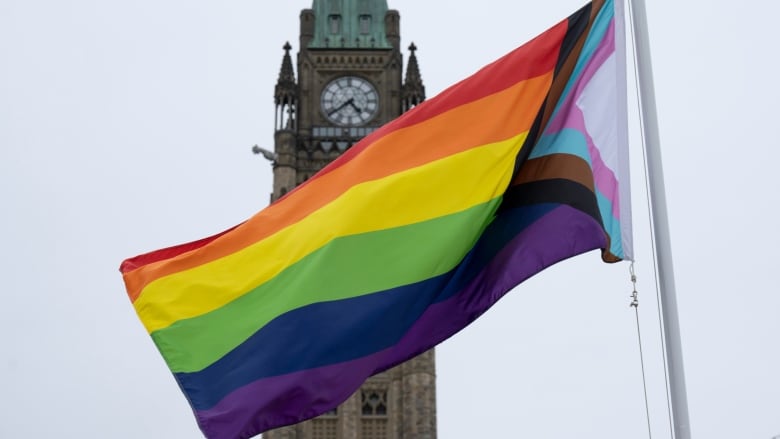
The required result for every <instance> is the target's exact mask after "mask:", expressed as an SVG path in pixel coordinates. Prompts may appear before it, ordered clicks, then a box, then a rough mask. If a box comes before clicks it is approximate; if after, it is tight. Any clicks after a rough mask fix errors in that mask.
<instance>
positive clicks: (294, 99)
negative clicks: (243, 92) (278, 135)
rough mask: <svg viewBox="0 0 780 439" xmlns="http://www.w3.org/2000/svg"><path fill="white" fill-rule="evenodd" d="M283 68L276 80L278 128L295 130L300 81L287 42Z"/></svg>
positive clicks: (290, 47)
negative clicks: (296, 77)
mask: <svg viewBox="0 0 780 439" xmlns="http://www.w3.org/2000/svg"><path fill="white" fill-rule="evenodd" d="M283 49H284V58H282V68H281V70H279V80H278V81H276V90H275V93H274V102H275V103H276V122H275V125H276V129H277V130H295V129H296V124H295V119H296V112H297V107H298V83H297V82H295V72H294V71H293V66H292V58H290V49H292V46H290V43H289V42H287V43H285V45H284V47H283Z"/></svg>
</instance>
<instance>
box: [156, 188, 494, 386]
mask: <svg viewBox="0 0 780 439" xmlns="http://www.w3.org/2000/svg"><path fill="white" fill-rule="evenodd" d="M444 196H447V195H444ZM500 200H501V198H500V197H498V198H495V199H493V200H491V201H488V202H487V203H483V204H479V205H477V206H474V207H472V208H470V209H467V210H464V211H461V212H458V213H455V214H451V215H447V216H443V217H439V218H435V219H432V220H428V221H424V222H420V223H416V224H411V225H407V226H402V227H397V228H393V229H387V230H380V231H375V232H370V233H363V234H358V235H351V236H345V237H341V238H338V239H335V240H333V241H331V242H329V243H328V244H327V245H325V246H324V247H322V248H320V249H318V250H317V251H315V252H313V253H311V254H310V255H308V256H306V257H305V258H303V259H301V260H300V261H298V262H297V263H296V264H294V265H292V266H290V267H289V268H287V269H286V270H284V271H282V272H281V273H280V274H279V275H278V276H276V277H274V278H273V279H271V280H269V281H268V282H266V283H264V284H262V285H260V286H258V287H257V288H255V289H253V290H251V291H249V292H248V293H247V294H245V295H243V296H241V297H239V298H238V299H236V300H234V301H233V302H230V303H228V304H227V305H225V306H223V307H221V308H218V309H216V310H214V311H211V312H209V313H207V314H204V315H202V316H199V317H194V318H191V319H185V320H179V321H177V322H176V323H174V324H173V325H171V326H169V327H167V328H164V329H160V330H158V331H155V332H154V333H152V338H153V339H154V341H155V343H156V344H157V347H158V349H160V352H161V353H162V355H163V357H165V360H166V362H167V363H168V366H169V367H170V368H171V370H172V371H173V372H174V373H178V372H197V371H200V370H202V369H204V368H206V367H207V366H208V365H210V364H211V363H213V362H215V361H216V360H218V359H219V358H221V357H222V356H224V355H225V354H227V353H228V352H230V351H231V350H232V349H233V348H235V347H236V346H238V345H240V344H241V343H242V342H243V341H244V340H246V339H247V338H249V337H250V336H251V335H252V334H254V333H255V332H256V331H257V330H258V329H260V328H262V327H263V326H265V325H266V324H267V323H268V322H270V321H271V320H272V319H274V318H275V317H277V316H279V315H281V314H283V313H285V312H289V311H292V310H294V309H297V308H300V307H302V306H306V305H309V304H312V303H317V302H325V301H332V300H340V299H348V298H352V297H357V296H361V295H365V294H370V293H373V292H377V291H383V290H387V289H391V288H396V287H399V286H402V285H407V284H411V283H415V282H419V281H422V280H425V279H428V278H430V277H433V276H438V275H440V274H443V273H446V272H447V271H449V270H451V269H452V268H453V267H455V265H457V264H458V263H459V262H460V261H461V259H463V257H464V256H465V255H466V253H468V251H469V250H470V249H471V247H472V246H473V245H474V243H475V242H476V240H477V238H478V237H479V235H480V234H481V233H482V231H483V230H484V228H485V227H486V226H487V224H488V223H489V222H490V221H492V219H493V216H494V213H495V210H496V208H497V207H498V204H499V203H500Z"/></svg>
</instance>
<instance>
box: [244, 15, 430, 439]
mask: <svg viewBox="0 0 780 439" xmlns="http://www.w3.org/2000/svg"><path fill="white" fill-rule="evenodd" d="M291 49H292V47H291V46H290V44H289V43H288V44H286V45H285V46H284V51H285V53H284V57H283V59H282V68H281V71H280V73H279V81H278V82H277V84H276V90H275V94H274V98H275V104H276V121H275V125H276V133H275V137H274V151H273V153H270V151H267V152H265V154H266V155H267V156H269V158H272V159H273V170H274V187H273V193H272V194H271V201H274V200H276V199H278V198H279V197H281V196H283V195H284V194H286V193H287V192H288V191H289V190H291V189H293V188H294V187H295V186H297V185H299V184H301V183H303V182H304V181H306V180H307V179H308V178H309V177H311V176H312V175H314V174H315V173H316V172H317V171H319V170H320V169H322V168H323V167H324V166H325V165H326V164H328V163H329V162H330V161H331V160H333V159H335V158H336V157H338V156H339V155H341V154H342V153H343V152H344V151H346V150H347V149H349V148H350V147H351V146H352V145H354V144H355V143H356V142H357V141H359V140H360V139H361V138H362V137H364V136H366V135H367V134H370V133H371V132H373V131H374V130H376V129H377V128H378V127H380V126H381V125H383V124H384V123H387V122H389V121H390V120H392V119H394V118H396V117H398V116H399V115H400V114H401V113H402V112H404V111H406V110H408V109H410V108H412V107H414V106H415V105H417V104H419V103H420V102H422V101H423V100H424V99H425V88H424V87H423V84H422V79H421V77H420V71H419V67H418V65H417V58H416V56H415V50H416V48H415V47H414V44H412V45H411V46H410V47H409V50H410V51H411V54H410V56H409V61H408V64H407V66H406V75H405V77H404V76H403V55H402V52H401V37H400V15H399V14H398V11H395V10H388V7H387V1H386V0H314V1H313V5H312V8H311V9H304V10H303V11H301V15H300V43H299V52H298V58H297V72H298V78H297V80H296V77H295V71H294V70H293V63H292V58H291V56H290V50H291ZM256 152H259V150H258V151H256ZM263 436H264V437H265V438H266V439H337V438H339V439H342V438H343V439H380V438H381V439H435V438H436V388H435V364H434V352H433V350H431V351H429V352H426V353H424V354H422V355H420V356H418V357H417V358H414V359H412V360H409V361H407V362H406V363H404V364H401V365H399V366H397V367H395V368H393V369H390V370H388V371H385V372H383V373H380V374H378V375H375V376H373V377H371V378H369V379H368V381H366V382H365V383H364V385H363V387H361V388H360V390H358V391H357V392H356V393H355V394H354V395H352V396H351V397H350V398H349V399H348V400H347V401H345V402H344V403H343V404H342V405H340V406H339V407H338V408H336V409H335V410H333V411H331V412H330V413H327V414H325V415H323V416H320V417H319V418H316V419H313V420H310V421H307V422H303V423H301V424H298V425H293V426H289V427H284V428H280V429H278V430H274V431H271V432H268V433H265V434H264V435H263Z"/></svg>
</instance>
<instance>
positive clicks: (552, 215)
mask: <svg viewBox="0 0 780 439" xmlns="http://www.w3.org/2000/svg"><path fill="white" fill-rule="evenodd" d="M616 15H617V16H618V17H622V11H620V12H619V13H618V14H615V7H614V6H613V2H612V0H607V1H594V2H592V3H590V4H588V5H586V6H585V7H584V8H582V9H581V10H580V11H578V12H577V13H575V14H573V15H572V16H571V17H569V18H568V19H567V20H564V21H563V22H561V23H560V24H558V25H556V26H555V27H553V28H551V29H549V30H548V31H546V32H544V33H543V34H542V35H540V36H539V37H537V38H535V39H534V40H532V41H531V42H529V43H527V44H526V45H524V46H522V47H520V48H518V49H516V50H515V51H513V52H511V53H509V54H508V55H506V56H505V57H503V58H501V59H499V60H498V61H496V62H494V63H492V64H490V65H488V66H486V67H485V68H483V69H482V70H480V71H479V72H478V73H476V74H475V75H473V76H471V77H470V78H468V79H466V80H464V81H462V82H460V83H458V84H456V85H454V86H453V87H451V88H449V89H447V90H446V91H444V92H443V93H441V94H440V95H439V96H437V97H436V98H434V99H430V100H429V101H427V102H424V103H423V104H421V105H419V106H417V107H416V108H415V109H413V110H412V111H410V112H408V113H406V114H404V115H403V116H402V117H400V118H399V119H397V120H395V121H393V122H391V123H389V124H387V125H386V126H384V127H383V128H381V129H379V130H377V131H376V132H374V133H373V134H371V135H370V136H368V137H366V138H365V139H363V140H362V141H361V142H360V143H358V144H356V145H355V146H354V147H353V148H352V149H350V150H349V151H347V152H346V153H345V154H344V155H343V156H342V157H340V158H339V159H338V160H336V161H334V162H333V163H332V164H330V165H329V166H328V167H326V168H325V169H323V170H322V171H321V172H320V173H318V174H317V175H316V176H314V177H313V178H311V179H309V180H308V181H307V182H306V183H305V184H303V185H301V186H299V187H298V188H296V189H295V190H294V191H292V192H290V193H289V194H287V195H286V196H285V197H283V198H282V199H280V200H278V201H277V202H276V203H274V204H272V205H270V206H268V207H267V208H265V209H264V210H262V211H261V212H259V213H258V214H256V215H255V216H253V217H252V218H251V219H249V220H248V221H246V222H244V223H242V224H240V225H238V226H236V227H234V228H233V229H231V230H228V231H226V232H223V233H221V234H219V235H216V236H213V237H210V238H206V239H203V240H201V241H197V242H194V243H190V244H184V245H181V246H177V247H172V248H168V249H164V250H159V251H156V252H152V253H149V254H145V255H141V256H137V257H134V258H131V259H128V260H126V261H124V263H123V264H122V266H121V271H122V274H123V277H124V281H125V284H126V286H127V292H128V295H129V296H130V299H131V301H132V303H133V306H134V307H135V309H136V311H137V313H138V316H139V317H140V319H141V321H142V322H143V324H144V326H145V327H146V330H147V331H148V332H149V334H150V335H151V337H152V339H153V340H154V343H155V344H156V345H157V347H158V349H159V350H160V352H161V353H162V355H163V357H164V358H165V361H166V362H167V364H168V366H169V367H170V369H171V371H172V372H173V374H174V376H175V378H176V380H177V381H178V383H179V385H180V386H181V389H182V391H183V392H184V393H185V395H186V397H187V399H188V400H189V402H190V404H191V405H192V408H193V410H194V413H195V417H196V418H197V421H198V424H199V426H200V428H201V430H202V431H203V432H204V434H205V435H206V436H207V437H209V438H237V437H240V438H246V437H250V436H252V435H255V434H258V433H261V432H263V431H266V430H269V429H272V428H276V427H280V426H283V425H288V424H293V423H296V422H299V421H303V420H305V419H308V418H311V417H314V416H317V415H319V414H322V413H324V412H327V411H329V410H331V409H333V408H334V407H336V406H337V405H338V404H339V403H341V402H342V401H344V400H345V399H347V398H348V397H349V396H350V395H351V394H352V393H353V392H354V391H355V390H357V389H358V388H359V386H360V385H361V384H362V383H363V381H364V380H365V379H366V378H368V377H369V376H371V375H373V374H376V373H378V372H381V371H384V370H386V369H388V368H390V367H392V366H395V365H397V364H399V363H401V362H403V361H405V360H407V359H409V358H411V357H413V356H415V355H417V354H420V353H422V352H424V351H426V350H428V349H430V348H431V347H433V346H435V345H436V344H437V343H440V342H441V341H443V340H445V339H447V338H448V337H450V336H452V335H453V334H455V333H456V332H458V331H460V330H461V329H463V328H464V327H465V326H466V325H468V324H469V323H470V322H472V321H473V320H474V319H476V318H477V317H478V316H480V315H481V314H482V313H483V312H485V311H486V310H487V309H488V308H489V307H490V306H492V305H493V304H494V303H495V302H496V301H497V300H498V299H499V298H500V297H501V296H503V295H504V294H505V293H506V292H507V291H509V290H510V289H512V288H513V287H515V286H516V285H518V284H519V283H520V282H522V281H523V280H525V279H527V278H528V277H530V276H532V275H534V274H535V273H537V272H539V271H540V270H542V269H544V268H545V267H547V266H549V265H551V264H554V263H555V262H558V261H561V260H563V259H566V258H569V257H571V256H573V255H577V254H580V253H583V252H586V251H589V250H593V249H601V251H602V258H603V259H604V260H605V261H609V262H614V261H618V260H621V259H625V258H630V256H631V253H630V251H631V247H630V246H631V242H630V221H629V219H630V218H629V199H628V185H627V183H628V179H627V177H628V174H627V172H626V171H627V165H626V164H627V157H626V147H627V144H626V128H625V118H626V113H625V108H624V106H625V90H624V88H625V84H624V83H625V74H624V71H623V66H624V65H625V64H624V60H623V59H622V57H623V53H624V52H623V49H622V47H621V45H620V44H617V45H616V42H618V41H622V37H620V36H619V35H620V33H621V32H622V24H621V23H622V21H621V20H616V19H615V17H616ZM616 33H617V34H618V37H617V38H616Z"/></svg>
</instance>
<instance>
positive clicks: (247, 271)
mask: <svg viewBox="0 0 780 439" xmlns="http://www.w3.org/2000/svg"><path fill="white" fill-rule="evenodd" d="M526 136H527V133H522V134H520V135H518V136H516V137H513V138H511V139H508V140H505V141H502V142H498V143H494V144H490V145H485V146H480V147H475V148H473V149H470V150H467V151H465V152H462V153H459V154H455V155H452V156H449V157H446V158H443V159H441V160H437V161H434V162H430V163H428V164H425V165H423V166H420V167H417V168H412V169H409V170H406V171H404V172H399V173H397V174H393V175H390V176H388V177H385V178H381V179H379V180H374V181H369V182H366V183H362V184H359V185H356V186H354V187H352V188H350V189H349V190H348V191H347V192H345V193H344V194H343V195H342V196H340V197H339V198H337V199H335V200H334V201H333V202H331V203H330V204H328V205H326V206H324V207H323V208H321V209H319V210H317V211H316V212H314V213H312V214H311V215H309V216H308V217H306V218H304V219H302V220H301V221H300V222H298V223H296V224H293V225H291V226H289V227H287V228H285V229H283V230H281V231H279V232H278V233H276V234H274V235H271V236H269V237H268V238H266V239H264V240H262V241H259V242H257V243H255V244H252V245H250V246H248V247H246V248H244V249H243V250H241V251H239V252H237V253H234V254H231V255H229V256H226V257H224V258H221V259H217V260H215V261H212V262H210V263H208V264H204V265H201V266H198V267H195V268H192V269H189V270H186V271H182V272H179V273H175V274H171V275H169V276H166V277H163V278H160V279H158V280H156V281H154V282H152V283H150V284H149V285H147V286H146V288H145V289H144V291H143V294H141V296H140V297H139V298H138V300H136V301H135V303H134V306H135V308H136V311H137V312H138V316H139V317H140V318H141V321H143V323H144V325H145V326H146V329H147V330H148V331H149V332H150V333H151V332H154V331H156V330H158V329H162V328H166V327H168V326H170V325H171V324H172V323H174V322H175V321H177V320H180V319H186V318H191V317H196V316H199V315H202V314H205V313H207V312H209V311H212V310H214V309H217V308H219V307H221V306H223V305H225V304H227V303H229V302H231V301H233V300H234V299H236V298H238V297H240V296H241V295H243V294H245V293H246V292H248V291H250V290H252V289H253V288H255V287H257V286H258V285H261V284H263V283H265V282H266V281H268V280H269V279H271V278H273V277H274V276H276V275H277V274H278V273H279V272H281V271H282V270H284V269H285V268H287V267H289V266H290V265H292V264H294V263H296V262H297V261H299V260H300V259H301V258H303V257H304V256H306V255H308V254H309V253H311V252H313V251H315V250H317V249H318V248H320V247H322V246H323V245H325V244H326V243H327V242H329V241H330V240H332V239H334V238H337V237H340V236H346V235H353V234H358V233H366V232H371V231H375V230H383V229H388V228H393V227H398V226H402V225H406V224H413V223H417V222H421V221H426V220H429V219H432V218H436V217H439V216H442V215H447V214H451V213H455V212H460V211H462V210H465V209H468V208H470V207H473V206H475V205H477V204H481V203H484V202H486V201H488V200H491V199H493V198H495V197H497V196H499V195H501V194H503V192H504V190H505V189H506V187H507V185H508V184H509V180H510V179H511V176H512V171H513V168H514V162H515V157H516V155H517V153H518V151H519V150H520V147H521V146H522V144H523V142H524V141H525V138H526ZM204 249H205V250H207V249H208V246H206V247H204V248H203V249H200V250H199V251H203V250H204Z"/></svg>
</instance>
